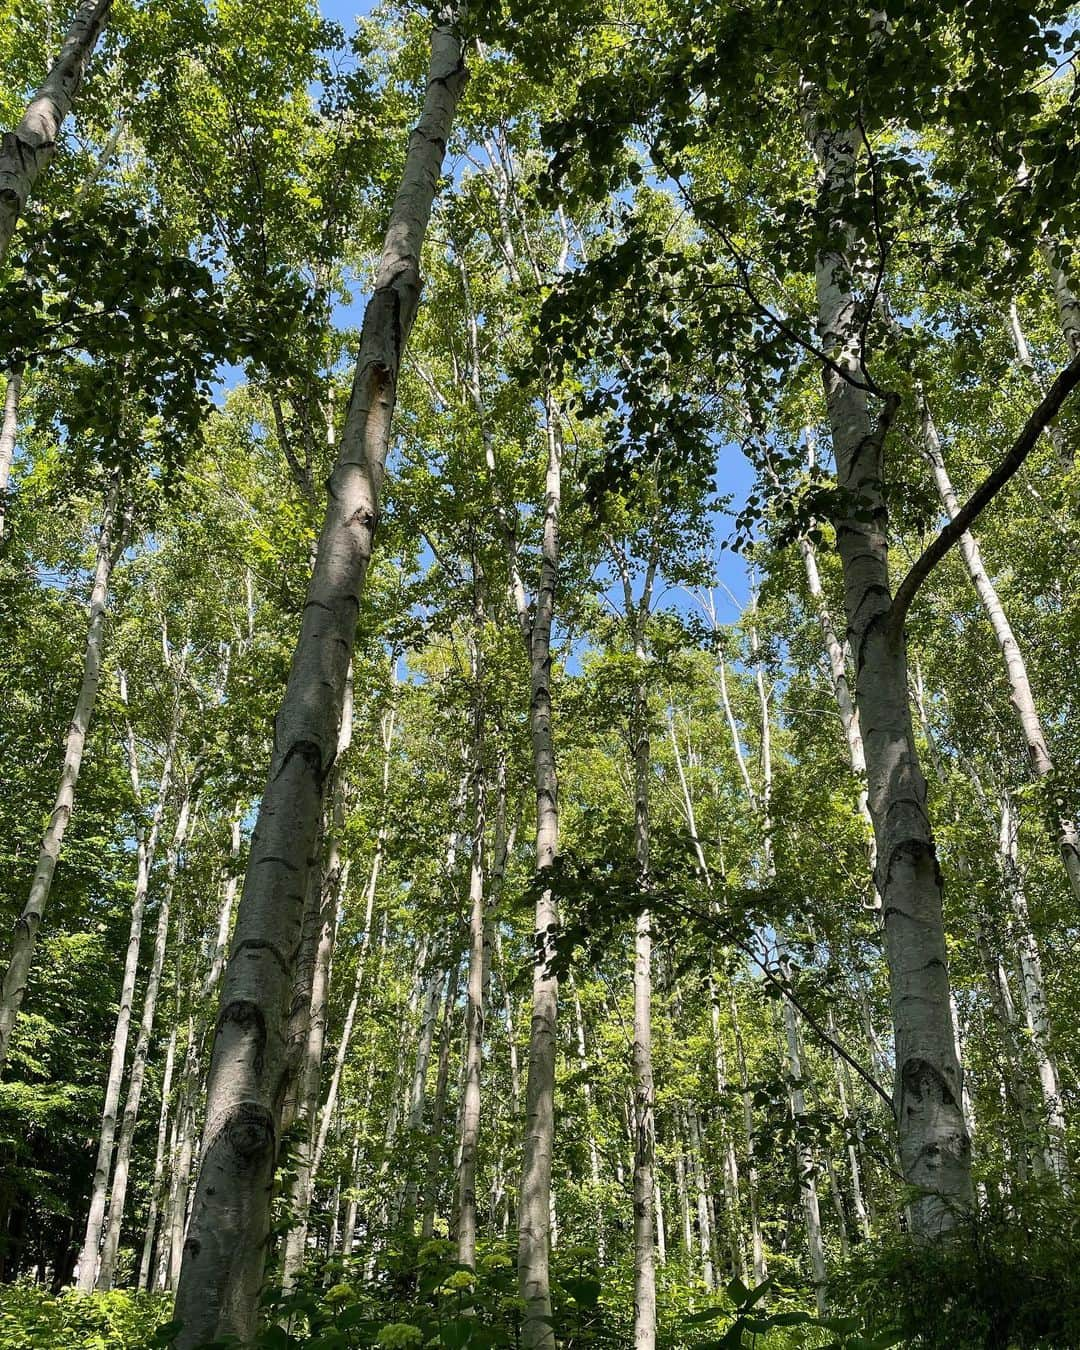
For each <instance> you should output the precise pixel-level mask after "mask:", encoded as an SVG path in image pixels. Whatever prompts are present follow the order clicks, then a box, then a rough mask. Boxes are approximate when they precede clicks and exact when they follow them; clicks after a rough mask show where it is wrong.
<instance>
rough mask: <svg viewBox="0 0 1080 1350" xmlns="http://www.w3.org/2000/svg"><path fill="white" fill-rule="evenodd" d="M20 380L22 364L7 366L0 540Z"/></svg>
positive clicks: (0, 430) (0, 440)
mask: <svg viewBox="0 0 1080 1350" xmlns="http://www.w3.org/2000/svg"><path fill="white" fill-rule="evenodd" d="M22 381H23V367H22V364H21V363H19V364H17V365H14V366H11V367H9V369H8V376H7V385H6V387H5V390H4V416H3V421H0V541H2V540H3V538H4V521H5V520H6V519H7V499H8V483H9V481H10V478H11V462H12V460H13V459H14V458H15V441H16V438H17V436H18V431H19V396H20V394H21V392H22Z"/></svg>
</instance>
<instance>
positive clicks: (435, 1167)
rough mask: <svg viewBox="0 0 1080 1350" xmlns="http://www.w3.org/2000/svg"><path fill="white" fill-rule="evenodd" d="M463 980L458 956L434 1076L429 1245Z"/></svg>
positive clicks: (427, 1190) (427, 1179) (427, 1180)
mask: <svg viewBox="0 0 1080 1350" xmlns="http://www.w3.org/2000/svg"><path fill="white" fill-rule="evenodd" d="M460 979H461V961H460V957H459V956H458V955H456V954H455V956H454V957H453V959H452V960H451V963H450V970H449V972H448V973H447V977H446V1001H445V1003H444V1004H443V1015H442V1027H441V1029H440V1031H439V1062H438V1068H437V1069H436V1073H435V1097H434V1101H433V1103H432V1111H431V1133H430V1135H429V1139H428V1154H427V1162H426V1165H425V1168H424V1218H423V1222H422V1223H421V1226H420V1235H421V1237H422V1238H423V1240H424V1241H425V1242H427V1241H428V1240H429V1239H430V1238H431V1236H432V1234H433V1233H434V1232H435V1211H436V1209H437V1207H438V1197H439V1151H440V1150H439V1145H440V1143H441V1142H442V1127H443V1119H444V1117H445V1115H446V1091H447V1088H448V1086H449V1083H450V1050H451V1048H452V1045H453V1025H454V1008H455V1006H456V1004H457V994H458V983H459V981H460Z"/></svg>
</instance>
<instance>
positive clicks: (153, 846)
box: [78, 672, 180, 1293]
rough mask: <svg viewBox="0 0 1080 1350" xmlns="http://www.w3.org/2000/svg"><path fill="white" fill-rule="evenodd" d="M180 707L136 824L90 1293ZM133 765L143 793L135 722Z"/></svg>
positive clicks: (86, 1263)
mask: <svg viewBox="0 0 1080 1350" xmlns="http://www.w3.org/2000/svg"><path fill="white" fill-rule="evenodd" d="M120 698H121V700H122V702H124V703H125V704H126V703H127V686H126V684H125V682H124V675H123V672H121V674H120ZM179 717H180V707H179V701H177V703H176V705H175V707H174V711H173V723H172V727H171V729H170V732H169V743H168V745H167V747H166V750H165V757H164V760H163V761H162V766H161V776H160V779H159V781H158V796H157V804H156V805H155V807H154V813H153V815H152V817H151V819H150V828H149V831H147V832H146V833H145V835H144V832H143V827H142V824H141V823H140V824H139V825H138V826H137V829H136V836H137V845H136V852H137V858H138V875H137V877H136V881H135V895H134V897H133V899H132V902H131V926H130V928H129V929H128V944H127V954H126V956H125V958H124V973H123V976H122V978H121V982H120V1005H119V1007H118V1009H117V1013H116V1026H115V1028H114V1030H113V1041H112V1052H111V1054H110V1057H109V1072H108V1077H107V1078H106V1080H105V1105H104V1108H103V1110H102V1114H101V1131H100V1134H99V1135H98V1151H97V1161H96V1163H95V1164H94V1180H93V1184H92V1187H91V1191H90V1212H89V1214H88V1216H87V1220H86V1236H85V1237H84V1238H83V1245H82V1249H81V1250H80V1252H79V1279H78V1287H79V1288H80V1289H81V1290H82V1291H83V1292H84V1293H89V1292H90V1291H91V1290H92V1289H93V1288H94V1284H95V1281H96V1279H97V1265H98V1249H99V1247H100V1245H101V1234H102V1227H103V1225H104V1222H105V1204H106V1200H107V1198H108V1187H109V1172H110V1170H111V1167H112V1154H113V1144H114V1142H115V1140H116V1113H117V1110H118V1108H119V1105H120V1089H121V1086H122V1085H123V1081H124V1062H125V1060H126V1058H127V1043H128V1034H129V1032H130V1030H131V1007H132V1004H133V1002H134V1000H135V980H136V977H137V975H138V971H139V947H140V945H141V943H142V926H143V916H144V914H145V912H146V897H147V894H148V892H149V889H150V874H151V872H152V871H153V867H154V858H155V854H156V853H157V839H158V832H159V830H160V829H161V821H162V817H163V816H164V814H165V805H166V801H167V798H168V793H169V787H170V783H171V779H172V762H173V754H174V752H175V748H176V737H177V733H178V729H179ZM127 746H128V768H129V771H130V774H131V788H132V792H133V793H134V795H135V800H136V802H138V799H139V762H138V757H137V753H136V749H135V734H134V732H133V731H132V729H131V725H130V723H129V724H128V727H127Z"/></svg>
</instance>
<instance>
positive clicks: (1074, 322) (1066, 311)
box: [1040, 236, 1080, 356]
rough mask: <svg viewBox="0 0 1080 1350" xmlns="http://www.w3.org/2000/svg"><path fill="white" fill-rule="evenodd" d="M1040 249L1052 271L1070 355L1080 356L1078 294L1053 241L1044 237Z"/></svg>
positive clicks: (1058, 307)
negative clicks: (1062, 264)
mask: <svg viewBox="0 0 1080 1350" xmlns="http://www.w3.org/2000/svg"><path fill="white" fill-rule="evenodd" d="M1040 247H1041V250H1042V255H1043V257H1044V258H1045V259H1046V265H1047V267H1048V268H1049V270H1050V283H1051V285H1052V286H1053V288H1054V301H1055V303H1056V304H1057V311H1058V320H1059V322H1060V323H1061V331H1062V334H1063V335H1064V338H1065V341H1066V343H1067V344H1068V348H1069V351H1070V353H1071V354H1072V355H1073V356H1077V355H1080V300H1078V299H1077V298H1076V292H1075V291H1074V290H1073V288H1072V286H1071V285H1070V283H1069V278H1068V276H1067V275H1066V273H1065V270H1064V268H1063V267H1062V266H1061V256H1060V254H1059V252H1058V249H1057V246H1056V245H1055V244H1054V242H1053V240H1052V239H1048V238H1046V237H1045V236H1044V237H1043V239H1042V241H1041V244H1040Z"/></svg>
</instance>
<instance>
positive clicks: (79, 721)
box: [0, 484, 119, 1072]
mask: <svg viewBox="0 0 1080 1350" xmlns="http://www.w3.org/2000/svg"><path fill="white" fill-rule="evenodd" d="M118 493H119V489H118V486H117V485H116V484H114V485H113V487H112V488H111V489H110V491H109V495H108V497H107V499H106V502H105V510H104V513H103V515H102V518H101V532H100V534H99V535H98V543H97V557H96V561H95V564H94V582H93V586H92V588H91V591H90V625H89V628H88V629H87V634H86V652H85V655H84V656H83V673H82V683H81V685H80V686H79V695H78V698H77V699H76V700H75V711H74V712H73V713H72V717H71V724H70V726H69V727H68V734H67V740H66V742H65V744H64V767H63V769H62V770H61V772H60V783H59V785H58V787H57V790H56V799H55V801H54V803H53V809H52V815H51V816H50V817H49V824H48V826H47V828H46V830H45V834H44V836H43V837H42V841H41V851H40V853H39V854H38V862H37V870H36V871H35V872H34V879H33V881H32V883H31V885H30V895H29V897H28V898H27V901H26V904H25V905H24V907H23V911H22V913H21V914H20V915H19V918H18V920H17V921H16V923H15V930H14V932H13V934H12V938H11V959H10V961H9V962H8V967H7V970H6V971H5V973H4V980H3V986H2V988H0V1072H3V1069H4V1065H5V1064H6V1063H7V1057H8V1051H9V1050H10V1048H11V1033H12V1030H13V1028H14V1026H15V1020H16V1018H17V1017H18V1015H19V1009H20V1008H21V1007H22V1001H23V997H24V995H25V994H26V983H27V980H28V979H29V977H30V964H31V962H32V961H33V958H34V944H35V942H36V941H37V933H38V929H39V928H40V926H41V920H42V916H43V915H44V913H45V906H46V905H47V904H48V901H49V891H50V889H51V887H52V880H53V873H54V872H55V871H56V862H57V859H58V858H59V856H60V847H61V845H62V844H63V842H64V832H65V831H66V829H67V827H68V821H69V820H70V819H71V812H72V808H73V806H74V804H75V785H76V784H77V783H78V781H79V770H80V769H81V768H82V758H83V751H84V749H85V748H86V735H87V732H88V730H89V728H90V717H91V715H92V713H93V711H94V702H95V700H96V699H97V691H98V683H99V681H100V679H101V659H102V646H103V640H104V634H105V606H106V602H107V600H108V594H109V578H110V576H111V574H112V569H113V564H114V562H115V561H116V557H117V555H118V551H119V550H118V547H117V544H116V542H115V541H114V538H113V529H114V526H115V523H116V507H117V497H118Z"/></svg>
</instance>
